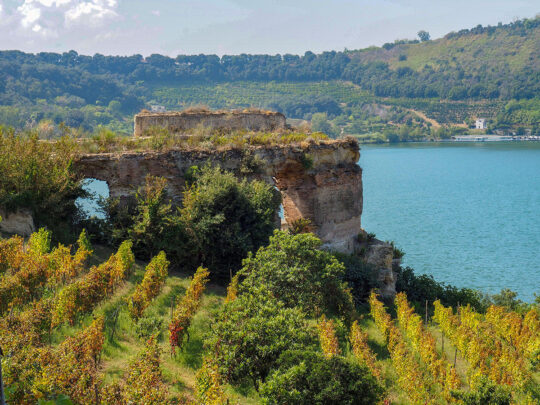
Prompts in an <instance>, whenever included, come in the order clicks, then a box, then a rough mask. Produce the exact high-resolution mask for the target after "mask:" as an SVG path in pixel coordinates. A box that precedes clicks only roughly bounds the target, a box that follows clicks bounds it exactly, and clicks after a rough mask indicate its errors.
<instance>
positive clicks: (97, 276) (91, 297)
mask: <svg viewBox="0 0 540 405" xmlns="http://www.w3.org/2000/svg"><path fill="white" fill-rule="evenodd" d="M131 245H132V243H131V242H130V241H125V242H123V243H122V244H121V245H120V247H119V248H118V251H117V252H116V253H115V254H114V255H112V256H111V257H110V258H109V260H107V261H106V262H105V263H102V264H101V265H99V266H97V267H95V266H94V267H92V268H91V269H90V271H89V272H88V274H86V275H85V276H84V277H83V278H81V279H79V280H77V281H75V282H74V283H72V284H70V285H68V286H66V287H64V288H63V289H62V290H60V292H59V293H58V295H57V297H56V299H55V303H54V307H53V309H52V326H53V327H54V326H57V325H60V324H62V323H64V322H69V323H70V324H73V322H74V321H75V318H76V317H77V316H78V315H80V314H82V313H86V312H89V311H91V310H92V309H93V308H94V307H95V306H96V304H97V303H99V302H100V301H101V300H103V298H105V297H107V296H109V295H110V294H112V293H113V292H114V291H115V289H116V288H117V287H118V286H119V285H120V283H121V282H122V281H123V280H124V279H125V277H126V275H127V272H128V271H129V270H130V269H131V267H132V266H133V263H134V262H135V258H134V256H133V253H132V251H131Z"/></svg>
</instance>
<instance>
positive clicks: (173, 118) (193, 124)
mask: <svg viewBox="0 0 540 405" xmlns="http://www.w3.org/2000/svg"><path fill="white" fill-rule="evenodd" d="M200 125H202V126H204V127H207V128H211V129H215V130H222V131H233V130H248V131H268V132H271V131H276V130H279V129H285V128H286V127H287V124H286V118H285V116H284V115H283V114H281V113H278V112H272V111H249V110H246V111H239V112H237V111H194V112H191V111H182V112H167V113H152V112H141V113H139V114H137V115H135V132H134V134H135V136H143V135H144V134H145V133H146V132H147V131H148V130H149V129H151V128H164V129H167V130H168V131H169V132H170V133H173V134H175V133H182V132H186V131H189V130H192V129H195V128H197V127H198V126H200Z"/></svg>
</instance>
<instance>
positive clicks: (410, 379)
mask: <svg viewBox="0 0 540 405" xmlns="http://www.w3.org/2000/svg"><path fill="white" fill-rule="evenodd" d="M369 303H370V308H371V316H372V317H373V320H374V321H375V324H376V325H377V327H378V328H379V331H380V332H381V333H382V334H383V335H384V337H385V339H386V342H387V345H388V351H389V352H390V357H391V359H392V364H393V365H394V368H395V370H396V372H397V374H398V384H399V386H400V387H401V388H402V389H403V391H404V392H405V393H406V394H407V396H408V397H409V399H410V400H411V401H412V402H413V403H414V404H429V403H434V402H435V399H434V397H433V395H432V394H431V392H430V391H431V389H430V387H431V385H432V384H431V383H430V382H429V379H428V378H427V376H425V375H424V373H422V372H421V371H420V368H419V364H418V361H417V360H416V358H415V357H414V355H413V353H411V352H410V351H409V350H408V349H407V346H406V344H405V342H404V340H403V336H402V335H401V332H400V331H399V329H398V328H397V327H396V326H395V325H394V323H393V322H392V319H391V318H390V315H389V314H388V313H387V312H386V310H385V308H384V305H383V304H382V302H380V301H379V300H378V299H377V296H376V294H375V293H374V292H372V293H371V295H370V297H369ZM426 381H427V383H426Z"/></svg>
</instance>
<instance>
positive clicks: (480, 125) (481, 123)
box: [475, 118, 487, 129]
mask: <svg viewBox="0 0 540 405" xmlns="http://www.w3.org/2000/svg"><path fill="white" fill-rule="evenodd" d="M475 128H476V129H487V121H486V119H485V118H477V119H476V125H475Z"/></svg>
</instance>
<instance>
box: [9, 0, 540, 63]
mask: <svg viewBox="0 0 540 405" xmlns="http://www.w3.org/2000/svg"><path fill="white" fill-rule="evenodd" d="M539 12H540V1H538V0H505V1H503V0H325V1H322V0H292V1H286V0H265V1H263V0H0V49H1V50H6V49H18V50H21V51H25V52H45V51H46V52H64V51H69V50H75V51H77V52H78V53H80V54H86V55H93V54H95V53H100V54H104V55H132V54H142V55H144V56H147V55H150V54H152V53H160V54H165V55H170V56H176V55H179V54H200V53H204V54H217V55H220V56H221V55H224V54H229V55H231V54H240V53H256V54H261V53H264V54H278V53H279V54H285V53H293V54H303V53H304V52H305V51H308V50H310V51H313V52H321V51H328V50H337V51H341V50H343V49H345V48H347V49H360V48H365V47H368V46H371V45H377V46H380V45H382V44H384V43H385V42H393V41H394V40H395V39H413V38H415V37H416V34H417V32H418V31H419V30H426V31H428V32H429V33H430V34H431V37H432V38H439V37H441V36H443V35H445V34H446V33H448V32H450V31H458V30H460V29H462V28H471V27H474V26H476V25H478V24H482V25H496V24H497V23H498V22H503V23H508V22H511V21H513V20H514V19H516V18H525V17H526V18H532V17H534V16H535V15H536V14H538V13H539Z"/></svg>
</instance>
